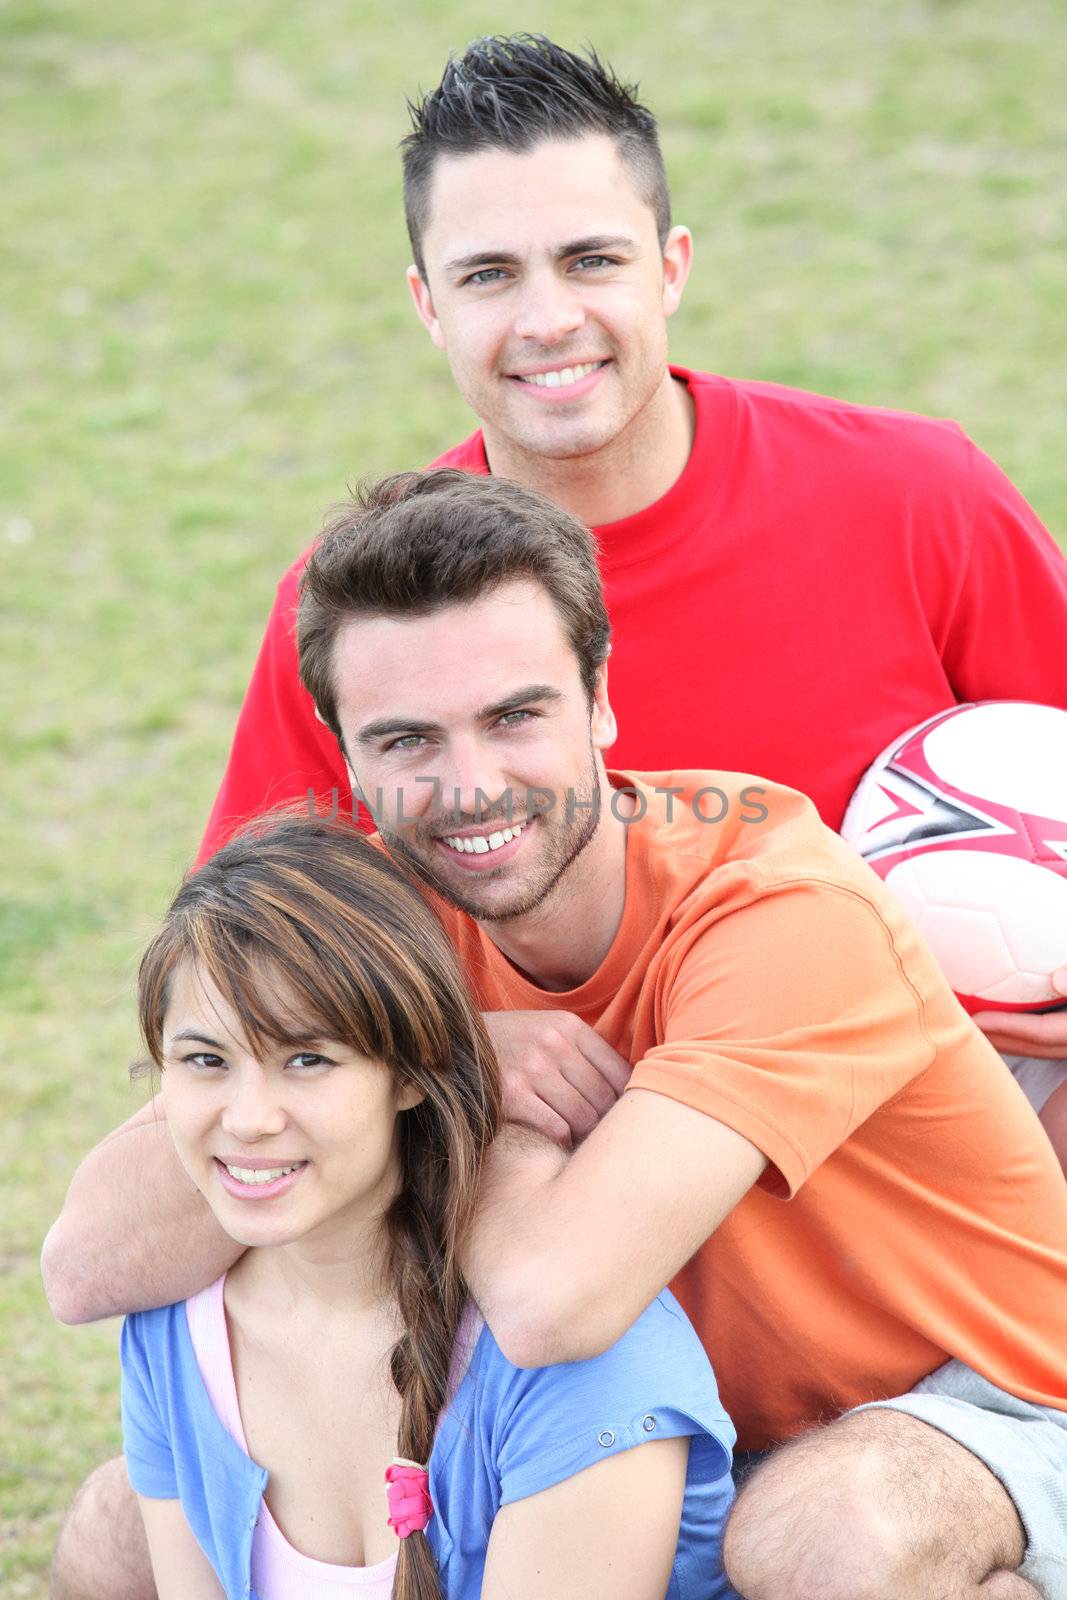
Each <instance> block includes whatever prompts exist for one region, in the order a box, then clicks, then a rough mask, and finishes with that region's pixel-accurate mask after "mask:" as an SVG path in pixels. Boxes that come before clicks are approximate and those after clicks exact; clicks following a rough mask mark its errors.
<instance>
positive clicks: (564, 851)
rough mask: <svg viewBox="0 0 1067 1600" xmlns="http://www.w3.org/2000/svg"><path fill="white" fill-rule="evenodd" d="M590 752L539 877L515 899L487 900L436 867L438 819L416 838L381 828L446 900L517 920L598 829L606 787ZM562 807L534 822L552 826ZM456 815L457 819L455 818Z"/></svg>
mask: <svg viewBox="0 0 1067 1600" xmlns="http://www.w3.org/2000/svg"><path fill="white" fill-rule="evenodd" d="M589 753H590V758H591V759H590V766H589V772H588V774H587V777H586V781H585V784H584V785H583V787H582V788H581V789H580V790H579V789H574V788H572V789H570V790H568V797H569V803H568V804H567V805H565V807H564V812H563V815H564V821H563V823H562V825H561V826H560V827H559V828H558V829H556V830H553V831H552V832H551V833H549V834H548V837H547V839H546V842H545V854H544V858H543V860H542V862H541V865H540V869H539V871H538V873H537V878H536V880H535V882H533V883H531V884H527V885H526V886H525V887H524V888H523V889H522V890H521V891H520V892H519V893H518V894H517V895H516V897H515V899H513V900H508V901H497V902H495V903H494V902H492V901H491V902H490V903H489V904H488V905H486V904H485V903H484V902H483V901H482V900H481V899H479V898H477V897H476V896H475V895H468V894H464V892H463V890H462V889H461V888H457V887H456V885H455V883H454V882H453V880H452V879H451V878H446V877H445V876H444V874H442V873H439V872H438V871H437V870H436V866H435V865H434V864H433V863H434V858H435V856H436V854H437V849H438V846H437V844H436V842H435V841H436V840H437V838H439V837H440V835H439V833H437V832H436V831H434V830H435V829H436V828H437V827H439V826H440V825H439V824H428V825H427V826H426V827H425V828H422V827H420V828H418V829H417V830H416V833H415V836H414V839H411V840H409V839H405V838H402V837H401V836H400V835H399V834H395V833H389V832H386V830H385V829H384V828H383V829H381V830H380V832H381V838H382V841H383V843H384V844H385V846H386V848H387V849H388V851H389V853H390V855H392V856H395V857H396V858H397V859H398V860H400V861H401V862H402V863H403V864H404V865H405V866H407V867H408V868H409V870H411V871H412V872H414V874H415V875H416V877H418V878H419V879H420V880H421V882H423V883H424V884H426V885H427V887H428V888H430V889H432V890H433V892H434V894H436V895H439V896H440V898H441V899H442V900H446V901H447V902H448V904H449V905H451V906H454V907H455V908H456V910H457V911H463V912H465V913H466V915H467V916H468V917H473V918H474V920H475V922H491V923H498V922H513V921H515V920H516V919H517V918H519V917H527V916H529V915H530V913H531V912H533V911H536V910H537V909H538V907H540V906H542V905H543V904H544V903H545V901H546V900H547V899H548V898H549V896H550V895H551V894H552V893H553V892H554V891H555V889H556V886H557V884H559V882H560V880H561V879H562V878H563V876H564V874H565V873H566V872H567V871H568V869H569V868H570V867H571V866H572V865H573V864H574V862H575V861H577V859H578V857H579V856H580V855H581V854H582V851H583V850H584V849H585V848H586V846H587V845H588V844H590V843H591V841H592V839H593V835H594V834H595V833H596V830H597V824H598V822H599V820H600V806H601V794H602V791H601V783H600V775H599V773H598V772H597V769H596V762H595V759H592V757H593V752H592V748H591V747H590V752H589ZM570 797H573V798H570ZM557 809H558V807H556V808H554V810H553V812H551V813H547V814H546V813H541V814H539V815H538V816H537V820H536V822H534V823H533V826H535V827H538V828H544V829H546V830H547V829H548V828H549V825H550V824H549V820H548V819H549V817H551V816H553V815H554V814H555V810H557ZM451 820H452V821H453V823H455V819H454V818H453V819H451ZM492 820H493V819H492V818H491V817H479V818H477V819H473V818H472V819H471V821H472V822H475V821H476V822H477V823H478V825H484V826H486V827H488V826H489V824H490V822H491V821H492ZM459 825H460V826H462V825H463V824H462V823H460V824H459ZM527 825H528V826H529V825H530V824H527ZM506 871H507V867H506V866H504V867H500V868H499V869H498V872H497V874H493V875H491V876H490V875H487V876H486V877H485V878H484V879H483V880H482V881H483V882H485V883H492V882H494V881H496V880H497V877H498V875H499V876H502V875H503V874H504V873H505V872H506Z"/></svg>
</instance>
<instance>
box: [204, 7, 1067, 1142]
mask: <svg viewBox="0 0 1067 1600" xmlns="http://www.w3.org/2000/svg"><path fill="white" fill-rule="evenodd" d="M404 193H405V206H406V212H407V218H408V225H409V231H410V234H411V242H412V249H413V254H414V258H415V265H414V266H412V267H411V268H410V270H409V283H410V287H411V292H412V295H413V298H414V301H415V307H416V310H417V312H418V314H419V316H420V318H421V319H422V321H423V322H424V324H425V326H426V328H427V330H428V331H429V333H430V336H431V338H432V339H433V341H434V343H435V344H437V345H438V346H440V348H441V349H442V350H443V351H444V353H445V355H446V356H447V358H448V361H449V363H450V366H451V368H452V373H453V376H454V377H455V380H456V383H457V385H458V387H459V388H460V390H461V392H462V393H463V395H464V396H465V398H466V399H467V400H468V401H469V403H470V405H471V407H472V409H473V410H474V411H475V412H476V413H477V415H478V417H479V418H480V421H481V427H480V429H479V430H478V431H477V432H476V433H474V434H473V435H472V436H471V437H470V438H469V439H467V440H465V441H464V442H463V443H462V444H460V445H457V446H456V447H454V448H453V449H452V450H449V451H447V452H446V453H445V454H444V455H443V456H441V457H440V458H439V460H438V462H437V463H436V464H437V465H447V466H458V467H462V468H463V469H464V470H466V471H469V472H476V473H486V472H492V473H493V474H495V475H497V476H500V477H507V478H512V479H514V480H515V481H517V482H519V483H525V484H528V485H530V486H531V487H534V488H538V489H540V490H541V491H542V492H544V493H546V494H548V495H549V496H550V497H551V498H553V499H555V500H556V501H557V502H558V503H559V504H561V505H563V506H565V507H566V508H567V509H568V510H570V511H571V512H573V513H574V514H575V515H576V516H577V517H578V518H579V519H580V520H581V521H583V522H584V523H586V524H587V525H588V526H591V527H593V529H594V531H595V532H596V534H597V538H598V542H599V546H600V552H601V571H602V575H603V579H604V584H605V591H606V595H607V601H608V608H609V612H610V614H611V619H612V625H613V630H614V637H615V641H616V644H615V654H614V656H613V659H612V692H613V698H614V701H615V704H616V705H617V707H618V708H619V720H620V727H621V733H620V736H619V740H618V743H617V745H616V746H615V749H614V750H613V752H612V759H613V761H614V762H615V763H616V764H617V765H619V766H624V767H625V766H638V767H644V768H650V769H657V768H668V767H679V766H686V767H706V766H715V767H726V768H732V769H734V770H737V771H745V772H759V773H761V774H765V775H766V776H768V777H770V778H773V779H775V780H776V781H778V782H782V783H787V784H790V785H792V786H793V787H795V788H798V789H801V790H802V791H803V792H804V793H805V794H808V795H810V796H811V797H812V799H814V801H815V803H816V805H817V806H818V808H819V811H820V813H821V815H822V817H823V820H824V821H826V822H828V823H829V824H830V826H831V827H837V826H838V825H839V823H840V820H841V817H842V815H843V813H844V809H845V806H846V804H847V802H848V799H849V796H850V795H851V793H852V790H853V788H854V787H855V784H856V782H857V780H858V779H859V777H860V774H861V773H862V772H863V771H864V769H865V768H866V766H867V765H868V763H869V762H870V761H871V760H873V758H874V757H875V755H876V754H877V753H878V752H879V751H880V750H882V749H884V748H885V746H886V745H887V744H889V743H890V741H891V740H892V739H894V738H895V737H896V736H897V735H898V734H900V733H902V732H903V731H904V730H905V729H906V728H908V727H911V726H912V725H914V724H915V723H918V722H920V721H922V720H923V719H924V718H926V717H929V716H931V715H932V714H934V713H935V712H937V711H941V710H944V709H945V708H946V707H948V706H950V705H952V704H954V703H955V702H957V701H965V700H982V699H1021V700H1034V701H1039V702H1044V703H1047V704H1053V705H1059V706H1067V648H1064V640H1065V638H1067V563H1065V562H1064V559H1063V556H1062V555H1061V554H1060V552H1059V550H1058V549H1057V548H1056V546H1055V545H1054V544H1053V542H1052V540H1051V539H1050V537H1049V536H1048V534H1047V533H1046V531H1045V530H1044V529H1043V528H1042V527H1041V525H1040V523H1039V521H1038V519H1037V518H1036V516H1035V515H1034V513H1033V512H1032V511H1031V509H1030V508H1029V507H1028V506H1027V505H1026V503H1025V501H1024V500H1023V499H1022V498H1021V496H1020V495H1019V494H1018V493H1017V492H1016V490H1015V489H1014V488H1013V487H1012V485H1011V484H1010V483H1009V482H1008V481H1007V479H1006V478H1005V477H1004V475H1003V474H1002V473H1001V472H1000V471H999V470H998V469H997V468H996V466H994V464H993V463H992V462H991V461H990V460H989V459H988V458H987V457H986V456H984V455H983V454H982V453H981V452H980V451H979V450H977V449H976V448H975V446H974V445H973V444H972V443H971V442H970V441H969V440H968V439H967V438H966V437H965V436H964V435H963V434H962V433H961V431H960V430H959V429H958V428H957V427H956V425H955V424H953V423H949V422H940V421H932V420H930V419H928V418H921V417H915V416H908V415H904V414H902V413H898V412H891V411H883V410H875V409H872V408H869V407H861V406H853V405H847V404H844V403H842V402H839V401H836V400H830V399H826V398H823V397H820V396H815V395H810V394H805V393H802V392H800V391H797V390H792V389H785V388H782V387H779V386H777V385H772V384H761V383H744V382H737V381H734V380H730V379H726V378H721V377H714V376H711V375H709V374H706V373H699V372H691V371H688V370H686V369H684V368H680V367H669V366H668V361H667V328H666V325H667V319H668V318H669V317H670V316H671V314H672V313H673V312H674V310H675V309H676V307H677V305H678V303H679V300H680V298H681V294H682V291H683V289H684V286H685V281H686V278H687V275H688V272H689V266H690V260H691V254H692V242H691V239H690V236H689V233H688V230H687V229H685V228H684V227H678V226H673V227H672V225H671V215H670V200H669V195H668V192H667V187H666V180H665V176H664V172H663V164H662V158H661V155H660V150H659V145H658V141H657V136H656V128H655V122H654V119H653V118H652V116H651V115H650V113H649V112H648V111H647V110H646V109H645V108H644V107H642V106H640V105H639V104H638V103H637V102H636V101H635V100H634V99H633V97H632V95H631V93H630V92H629V91H628V90H627V89H625V88H624V87H623V86H622V85H620V84H619V83H618V82H617V80H615V79H614V77H613V76H612V75H611V73H610V72H609V71H608V70H606V69H604V68H603V67H602V66H601V65H600V64H599V63H598V62H596V61H595V59H594V60H593V61H587V60H585V59H584V58H582V57H580V56H576V55H573V54H571V53H570V52H568V51H565V50H562V49H560V48H559V47H558V46H556V45H554V44H552V43H550V42H549V41H547V40H543V39H531V38H529V37H518V38H513V39H509V40H480V41H477V42H476V43H475V44H473V45H471V46H470V48H469V49H468V50H467V52H466V53H465V54H464V56H463V57H462V58H461V59H460V60H458V61H454V62H450V63H449V66H448V68H447V69H446V71H445V74H444V77H443V79H442V82H441V84H440V85H439V87H438V88H437V89H436V90H434V91H433V92H432V93H431V94H429V95H427V96H426V97H425V98H424V99H423V101H422V102H421V104H420V105H419V106H418V107H417V108H416V109H415V112H414V131H413V133H412V134H411V135H410V136H409V137H408V138H407V139H406V140H405V142H404ZM304 560H305V556H301V557H300V558H299V559H298V560H297V561H296V562H294V564H293V566H292V567H291V568H290V569H289V571H288V572H287V573H286V574H285V576H284V577H283V578H282V580H281V583H280V585H279V588H278V594H277V599H276V602H275V606H274V609H273V611H272V613H271V617H270V620H269V623H268V626H267V633H266V637H265V640H264V643H263V647H262V650H261V653H260V657H259V660H258V662H257V664H256V667H255V670H254V673H253V676H252V680H251V683H250V686H249V690H248V695H247V698H246V700H245V703H244V706H243V708H242V711H241V715H240V718H239V721H238V725H237V730H236V734H235V737H234V743H233V749H232V752H231V755H230V761H229V765H228V767H227V770H226V774H225V776H224V779H223V783H222V787H221V789H220V791H219V795H218V798H217V800H216V802H215V806H214V810H213V812H212V816H211V820H210V823H209V826H208V829H207V832H206V834H205V838H204V843H203V846H202V857H203V855H206V854H209V853H210V851H211V849H212V848H214V846H215V845H217V844H218V843H221V842H222V840H223V839H224V838H225V837H226V836H227V835H228V833H229V832H231V831H232V830H233V828H234V827H235V826H237V825H239V824H240V822H242V821H244V820H246V819H247V818H249V817H251V816H254V815H257V814H258V813H259V812H260V811H262V810H264V809H266V808H267V807H269V806H271V805H275V804H278V803H280V802H284V801H289V800H292V799H294V798H301V799H302V798H303V797H304V796H305V795H306V794H307V792H308V791H309V790H311V791H313V792H314V793H315V794H316V795H317V796H319V797H326V798H328V797H329V796H330V795H331V792H333V793H335V794H337V795H338V796H343V797H344V801H345V803H346V804H347V797H348V783H347V778H346V775H345V771H344V767H343V764H342V762H341V760H340V758H339V755H338V752H337V748H336V745H335V743H334V741H333V740H332V739H331V738H330V737H329V735H328V733H327V731H326V730H325V729H324V728H323V727H322V725H321V723H319V722H317V720H316V718H315V715H314V708H313V707H312V705H311V701H310V699H309V697H308V696H307V694H306V693H305V691H304V690H303V688H302V687H301V685H300V683H299V680H298V674H297V666H296V652H295V645H294V641H293V615H294V607H295V602H296V590H297V584H298V581H299V575H300V572H301V570H302V568H303V564H304ZM1065 960H1067V949H1065ZM1062 987H1063V992H1064V993H1065V994H1067V967H1065V968H1064V971H1063V973H1062ZM979 1023H980V1025H985V1026H986V1028H987V1031H988V1032H989V1033H990V1036H991V1037H992V1038H993V1041H994V1043H995V1044H996V1045H997V1047H998V1048H999V1049H1001V1050H1004V1051H1007V1052H1016V1053H1019V1054H1024V1055H1037V1056H1046V1057H1050V1058H1059V1057H1062V1056H1065V1055H1067V1013H1061V1014H1059V1015H1056V1014H1052V1015H1047V1016H1033V1015H1029V1016H1012V1015H1011V1014H1006V1013H993V1014H989V1015H986V1016H983V1017H981V1018H979ZM531 1042H532V1041H531V1040H530V1039H529V1038H527V1039H526V1040H525V1043H526V1044H527V1045H529V1044H530V1043H531ZM578 1056H580V1051H577V1052H576V1051H575V1048H574V1046H573V1045H571V1046H570V1047H569V1050H568V1056H567V1059H568V1060H569V1061H571V1062H574V1063H575V1064H576V1065H577V1067H578V1068H579V1070H581V1068H582V1062H581V1061H580V1060H578V1059H577V1058H578ZM546 1068H548V1069H549V1072H550V1075H551V1064H550V1063H547V1062H546ZM546 1093H548V1094H550V1093H551V1090H550V1089H548V1090H546ZM1059 1098H1060V1100H1061V1101H1062V1102H1063V1103H1062V1105H1061V1106H1057V1105H1056V1104H1052V1105H1050V1107H1049V1109H1048V1111H1047V1112H1046V1113H1044V1114H1045V1118H1046V1122H1047V1123H1049V1124H1050V1125H1051V1123H1052V1122H1053V1121H1054V1119H1055V1117H1056V1116H1057V1115H1059V1118H1060V1120H1061V1121H1062V1122H1063V1124H1064V1127H1063V1129H1062V1131H1061V1136H1060V1139H1061V1149H1062V1151H1063V1152H1064V1154H1065V1156H1067V1095H1061V1096H1060V1097H1059ZM527 1114H528V1115H529V1116H530V1118H531V1119H532V1120H536V1118H537V1115H538V1113H536V1112H535V1111H533V1110H532V1109H531V1108H530V1106H529V1104H527ZM541 1115H542V1121H541V1123H540V1124H539V1125H541V1126H542V1127H544V1128H545V1130H546V1131H549V1128H550V1126H551V1124H550V1120H549V1117H548V1112H545V1113H542V1114H541Z"/></svg>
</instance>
